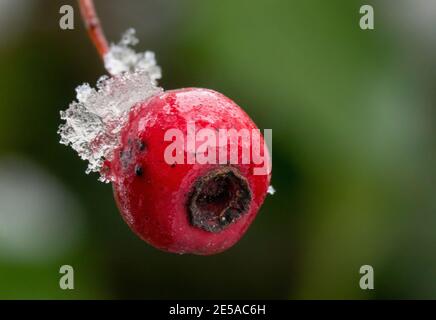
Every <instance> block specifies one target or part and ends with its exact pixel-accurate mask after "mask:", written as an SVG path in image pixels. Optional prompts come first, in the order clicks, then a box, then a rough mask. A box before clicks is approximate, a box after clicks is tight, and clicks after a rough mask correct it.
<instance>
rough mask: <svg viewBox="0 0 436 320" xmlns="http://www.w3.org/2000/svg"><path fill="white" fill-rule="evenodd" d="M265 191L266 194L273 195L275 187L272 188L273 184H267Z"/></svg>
mask: <svg viewBox="0 0 436 320" xmlns="http://www.w3.org/2000/svg"><path fill="white" fill-rule="evenodd" d="M267 192H268V194H270V195H273V194H274V193H276V189H274V187H273V186H269V187H268V191H267Z"/></svg>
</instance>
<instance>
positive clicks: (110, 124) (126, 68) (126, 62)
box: [58, 29, 162, 182]
mask: <svg viewBox="0 0 436 320" xmlns="http://www.w3.org/2000/svg"><path fill="white" fill-rule="evenodd" d="M137 42H138V41H137V39H136V38H135V36H134V30H133V29H129V30H128V31H127V32H126V33H125V34H124V35H123V37H122V39H121V41H120V42H119V44H117V45H114V44H113V45H111V47H110V50H109V52H108V53H107V54H106V56H105V59H104V60H105V66H106V68H107V70H108V71H109V72H110V74H112V76H111V77H109V76H102V77H101V78H100V79H99V80H98V81H97V85H96V88H92V87H91V86H90V85H89V84H88V83H84V84H82V85H80V86H78V87H77V88H76V92H77V95H76V98H77V100H76V101H73V102H72V103H71V104H70V105H69V107H68V109H67V110H65V111H61V113H60V114H61V119H62V120H65V123H64V124H62V125H61V126H60V127H59V130H58V133H59V134H60V136H61V140H60V142H61V143H62V144H65V145H70V146H71V147H72V148H73V149H74V150H75V151H76V152H77V153H78V154H79V156H80V158H82V159H83V160H86V161H88V168H87V170H86V173H90V172H100V171H101V169H102V167H103V163H104V162H105V161H106V160H108V161H110V160H111V159H112V158H113V151H114V149H115V147H116V146H117V145H118V143H119V132H120V130H121V128H122V127H123V126H124V124H125V123H126V121H127V118H128V113H129V112H130V110H131V109H132V108H133V107H134V106H135V105H136V104H137V103H138V102H140V101H144V100H146V99H147V98H149V97H151V96H153V95H155V94H158V93H160V92H162V89H161V88H159V87H158V86H157V79H159V78H160V77H161V71H160V67H159V66H157V65H156V61H155V59H154V54H153V53H152V52H145V53H136V52H135V51H134V50H133V49H132V48H130V46H131V45H135V44H136V43H137ZM100 180H101V181H105V182H109V181H110V177H109V176H107V175H105V174H102V175H101V177H100Z"/></svg>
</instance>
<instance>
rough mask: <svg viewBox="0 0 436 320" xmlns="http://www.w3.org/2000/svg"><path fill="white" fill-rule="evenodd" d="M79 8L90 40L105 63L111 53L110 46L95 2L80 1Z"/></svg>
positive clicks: (91, 0)
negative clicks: (108, 53) (107, 54)
mask: <svg viewBox="0 0 436 320" xmlns="http://www.w3.org/2000/svg"><path fill="white" fill-rule="evenodd" d="M79 7H80V13H81V14H82V19H83V22H84V23H85V27H86V30H87V31H88V35H89V38H90V39H91V41H92V43H93V44H94V46H95V47H96V49H97V51H98V54H99V56H100V58H101V59H102V60H103V61H104V56H105V54H106V53H107V52H108V51H109V46H108V43H107V40H106V37H105V35H104V33H103V28H102V26H101V24H100V20H99V19H98V16H97V13H96V11H95V7H94V1H93V0H79Z"/></svg>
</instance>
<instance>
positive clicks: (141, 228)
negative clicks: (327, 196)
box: [109, 88, 271, 255]
mask: <svg viewBox="0 0 436 320" xmlns="http://www.w3.org/2000/svg"><path fill="white" fill-rule="evenodd" d="M192 122H195V130H196V132H198V130H201V129H204V128H206V129H213V131H216V132H218V130H219V129H235V130H240V129H248V130H250V132H251V130H252V129H257V127H256V125H255V124H254V123H253V121H252V120H251V119H250V118H249V117H248V115H247V114H246V113H245V112H244V111H243V110H242V109H241V108H240V107H238V106H237V105H236V104H235V103H234V102H233V101H232V100H230V99H229V98H227V97H225V96H224V95H222V94H220V93H218V92H215V91H212V90H207V89H198V88H187V89H179V90H172V91H166V92H163V93H161V94H159V95H157V96H154V97H152V98H150V99H149V100H147V101H144V102H141V103H138V104H137V105H136V106H135V107H134V108H133V109H132V111H131V112H130V114H129V120H128V123H127V125H126V126H125V127H124V128H123V130H122V132H121V140H120V146H119V148H118V149H117V150H116V152H115V156H114V159H113V160H112V162H111V163H110V164H109V167H110V169H109V170H110V174H111V175H112V180H113V190H114V196H115V199H116V202H117V205H118V208H119V210H120V212H121V215H122V217H123V218H124V220H125V221H126V222H127V224H128V225H129V226H130V228H131V229H132V230H133V231H134V232H135V233H136V234H137V235H138V236H139V237H141V238H142V239H143V240H145V241H146V242H148V243H150V244H151V245H153V246H155V247H156V248H159V249H161V250H165V251H169V252H174V253H192V254H199V255H211V254H216V253H219V252H222V251H224V250H226V249H228V248H229V247H231V246H232V245H234V244H235V243H236V242H237V241H238V240H239V239H240V238H241V237H242V235H243V234H244V233H245V232H246V230H247V229H248V227H249V226H250V224H251V222H252V221H253V219H254V218H255V217H256V214H257V212H258V210H259V208H260V206H261V205H262V203H263V200H264V198H265V196H266V193H267V189H268V186H269V182H270V178H271V174H270V173H268V174H263V175H255V174H253V169H254V168H255V167H259V166H262V164H261V165H258V164H254V163H253V161H252V160H251V158H250V162H249V163H248V164H243V162H242V160H241V155H242V154H243V151H244V149H247V148H248V149H250V150H249V151H251V144H248V145H247V144H244V143H242V142H241V139H239V140H238V142H237V143H238V146H237V148H238V151H239V152H238V162H237V164H219V163H218V164H209V163H207V164H199V163H198V162H196V163H193V164H189V163H187V152H186V149H184V161H183V163H168V161H166V158H165V156H164V155H165V151H166V148H167V147H168V146H169V145H170V144H171V143H173V141H174V139H170V140H169V141H165V138H164V137H165V133H166V132H167V131H168V130H170V129H178V130H180V132H182V133H183V138H184V139H185V140H184V141H187V140H188V133H187V131H188V129H187V127H188V123H192ZM197 143H198V142H197ZM260 143H261V146H263V143H264V142H263V137H262V135H260ZM221 148H222V146H221ZM224 148H227V149H228V148H230V142H228V143H227V145H225V146H224ZM218 149H219V147H215V149H214V150H215V151H217V152H218ZM197 150H198V149H197ZM246 151H247V150H246ZM188 152H189V151H188ZM264 152H265V154H264V155H265V158H264V161H267V162H268V164H270V157H269V154H268V151H267V150H265V151H262V152H261V153H264ZM250 154H251V153H250ZM217 159H218V156H217Z"/></svg>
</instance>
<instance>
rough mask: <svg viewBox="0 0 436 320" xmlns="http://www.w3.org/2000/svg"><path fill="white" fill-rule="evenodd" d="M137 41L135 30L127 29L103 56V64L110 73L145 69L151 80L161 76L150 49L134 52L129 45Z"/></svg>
mask: <svg viewBox="0 0 436 320" xmlns="http://www.w3.org/2000/svg"><path fill="white" fill-rule="evenodd" d="M137 43H138V39H137V38H136V37H135V30H134V29H129V30H127V31H126V32H125V33H124V35H123V37H122V38H121V41H120V42H119V43H118V44H112V45H111V46H110V50H109V52H108V53H107V54H106V55H105V57H104V65H105V67H106V69H107V71H109V73H110V74H112V75H115V74H120V73H123V72H132V71H139V70H145V71H147V72H148V74H149V75H150V78H151V79H152V80H153V81H156V80H157V79H160V78H161V70H160V67H159V66H157V65H156V59H155V56H154V53H153V52H151V51H146V52H141V53H136V52H135V51H134V50H133V49H132V48H130V46H134V45H136V44H137Z"/></svg>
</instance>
